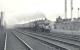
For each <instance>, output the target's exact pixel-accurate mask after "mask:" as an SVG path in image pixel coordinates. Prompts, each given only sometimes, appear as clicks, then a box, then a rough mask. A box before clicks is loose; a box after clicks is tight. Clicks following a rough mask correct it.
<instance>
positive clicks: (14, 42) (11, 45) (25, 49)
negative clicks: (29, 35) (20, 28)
mask: <svg viewBox="0 0 80 50" xmlns="http://www.w3.org/2000/svg"><path fill="white" fill-rule="evenodd" d="M9 36H10V37H9ZM11 38H12V39H11ZM20 45H21V46H20ZM13 49H14V50H33V49H32V48H31V47H30V46H29V45H28V44H26V43H25V42H24V41H23V40H21V39H19V38H18V37H17V36H16V35H15V34H13V33H11V31H7V32H6V38H5V46H4V50H13Z"/></svg>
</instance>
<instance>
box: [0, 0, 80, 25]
mask: <svg viewBox="0 0 80 50" xmlns="http://www.w3.org/2000/svg"><path fill="white" fill-rule="evenodd" d="M64 1H65V0H0V11H4V13H5V19H6V21H7V23H8V24H13V23H16V19H15V18H16V17H21V16H20V15H22V14H26V15H27V14H33V13H36V12H41V13H44V14H45V15H46V17H47V18H48V19H49V20H52V21H54V20H55V18H56V17H58V16H62V17H63V18H64V3H65V2H64ZM67 1H68V4H67V5H68V18H70V1H71V0H67ZM73 7H74V10H73V17H77V8H78V7H79V8H80V1H79V0H73ZM26 17H27V16H26Z"/></svg>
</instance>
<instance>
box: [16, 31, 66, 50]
mask: <svg viewBox="0 0 80 50" xmlns="http://www.w3.org/2000/svg"><path fill="white" fill-rule="evenodd" d="M16 35H17V36H18V37H20V36H21V35H23V36H29V35H25V34H22V33H20V32H18V34H16ZM29 37H31V38H34V39H36V40H38V41H40V42H41V43H43V44H44V45H47V46H49V47H50V48H52V49H51V50H67V49H66V48H63V47H60V46H57V45H55V44H52V43H50V42H47V41H45V40H44V39H39V38H36V37H33V36H29ZM54 47H55V49H54Z"/></svg>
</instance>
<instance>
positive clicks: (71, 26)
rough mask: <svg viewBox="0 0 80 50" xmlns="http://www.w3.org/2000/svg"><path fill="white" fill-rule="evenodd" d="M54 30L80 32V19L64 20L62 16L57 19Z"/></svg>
mask: <svg viewBox="0 0 80 50" xmlns="http://www.w3.org/2000/svg"><path fill="white" fill-rule="evenodd" d="M54 29H61V30H80V18H74V19H73V20H71V19H62V18H61V17H60V16H59V17H58V18H56V21H55V23H54Z"/></svg>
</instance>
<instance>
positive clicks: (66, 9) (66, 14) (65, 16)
mask: <svg viewBox="0 0 80 50" xmlns="http://www.w3.org/2000/svg"><path fill="white" fill-rule="evenodd" d="M66 18H67V0H65V19H66Z"/></svg>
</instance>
